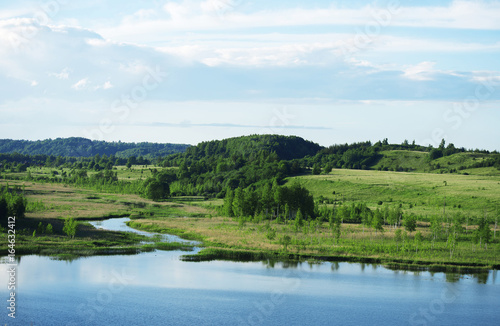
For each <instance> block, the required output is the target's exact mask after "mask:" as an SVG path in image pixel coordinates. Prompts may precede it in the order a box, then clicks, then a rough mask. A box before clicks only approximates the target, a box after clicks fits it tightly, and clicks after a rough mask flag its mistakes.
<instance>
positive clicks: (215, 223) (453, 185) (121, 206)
mask: <svg viewBox="0 0 500 326" xmlns="http://www.w3.org/2000/svg"><path fill="white" fill-rule="evenodd" d="M408 153H409V154H408V155H414V158H412V159H414V160H419V159H421V158H419V157H418V155H419V154H415V153H413V152H408ZM455 158H456V157H455ZM465 159H468V158H465ZM460 162H461V161H460ZM398 164H400V162H399V163H398ZM453 164H455V163H453ZM457 164H458V163H457ZM461 164H463V162H461ZM486 169H490V168H486ZM474 170H480V171H482V170H481V169H474ZM117 171H118V173H119V178H125V179H131V180H132V179H134V178H136V179H137V178H141V177H146V175H147V173H148V172H147V171H146V170H145V169H144V170H143V171H144V172H143V173H141V172H140V171H141V169H140V168H138V167H135V168H134V169H130V170H129V169H122V168H121V167H119V168H118V169H117ZM485 174H486V172H485V171H482V172H479V173H476V174H474V175H473V174H472V173H471V175H461V174H439V173H405V172H384V171H373V170H372V171H364V170H333V171H332V173H330V174H328V175H317V176H312V175H304V176H299V177H293V178H289V179H288V180H287V181H288V182H300V183H301V184H302V185H303V186H305V187H306V188H307V189H309V191H310V192H311V193H312V194H313V195H314V196H315V198H319V197H320V196H323V197H324V198H326V199H329V200H336V201H337V202H343V203H345V204H347V205H350V204H351V203H358V202H364V203H367V205H368V206H369V207H370V208H377V207H380V208H382V207H384V205H390V206H399V205H401V207H402V209H403V211H404V212H405V213H406V214H409V213H414V214H416V215H418V216H422V217H423V218H422V219H421V221H420V222H419V225H418V228H417V231H420V232H421V233H422V234H423V236H424V241H423V243H421V244H420V245H419V248H418V250H417V243H416V242H415V239H414V237H413V235H410V236H409V238H408V240H407V241H405V243H404V244H402V243H396V242H395V240H394V229H392V228H390V227H387V226H386V227H384V232H383V234H380V233H378V234H375V233H374V232H373V231H371V230H368V229H366V230H363V227H362V226H361V225H354V224H344V225H343V226H342V233H341V238H340V240H339V241H338V242H337V241H336V240H335V239H334V238H333V236H332V234H331V231H330V230H329V229H328V225H327V223H323V224H321V225H318V226H317V227H315V228H313V229H310V228H303V229H301V230H298V232H296V231H295V230H293V228H292V227H291V226H289V225H283V224H276V223H275V222H273V223H267V222H259V221H258V220H251V219H247V220H245V221H244V220H241V221H237V220H235V219H231V218H227V217H221V216H217V213H216V208H217V207H220V206H221V205H222V204H223V201H222V200H221V199H212V200H205V199H204V198H203V197H176V198H172V199H171V200H168V201H162V202H152V201H150V200H147V199H144V198H141V197H139V196H138V195H133V194H122V193H109V192H105V191H96V190H93V189H83V188H77V187H72V186H68V185H63V184H57V183H39V182H28V181H20V180H14V181H12V180H11V181H8V183H9V185H10V186H13V185H18V186H20V188H24V192H25V195H26V197H27V198H28V202H29V204H28V208H29V210H28V212H27V217H26V219H25V222H26V225H25V226H23V228H24V231H23V232H21V233H22V234H20V236H19V247H18V248H19V250H20V251H21V252H24V253H39V254H52V255H56V256H58V257H61V258H68V257H69V258H71V257H74V256H75V255H92V254H109V253H111V252H117V253H119V252H122V253H136V252H138V251H145V250H155V249H160V250H172V249H185V250H187V249H189V248H188V247H186V245H185V244H179V245H178V244H172V245H170V244H159V243H154V244H148V245H140V244H139V242H140V241H142V240H140V238H139V237H132V238H131V237H130V236H124V235H120V234H119V233H117V234H115V233H109V232H105V231H102V230H93V229H92V228H91V227H90V226H89V225H86V224H84V223H81V224H80V226H79V229H78V233H77V237H76V238H75V239H69V238H68V237H66V236H64V235H63V234H62V219H64V218H66V217H68V216H69V217H73V218H75V219H77V220H79V221H85V220H91V219H103V218H106V217H110V216H130V217H131V218H133V220H132V221H131V222H129V225H130V226H131V227H134V228H137V229H142V230H147V231H152V232H158V233H170V234H175V235H179V236H181V237H183V238H187V239H192V240H198V241H203V245H204V246H206V249H205V250H202V251H201V253H200V254H199V255H198V258H193V257H190V258H186V259H208V258H210V257H212V258H213V257H218V258H219V259H247V258H249V257H250V258H251V260H254V259H271V258H279V259H281V258H283V259H317V260H332V261H340V260H343V261H360V262H383V263H385V264H396V265H399V266H409V267H408V268H413V267H414V266H426V268H443V266H447V268H448V267H450V266H452V267H453V268H499V262H500V258H499V255H498V254H499V251H500V246H499V241H498V240H499V237H500V233H499V234H497V237H496V239H495V240H494V241H493V243H492V244H490V246H489V247H488V249H487V250H485V249H480V248H479V247H478V246H475V245H473V244H472V242H471V241H470V240H471V239H470V237H471V236H470V234H467V235H463V236H462V238H461V239H460V241H459V242H458V245H457V247H456V249H455V251H454V253H453V255H452V257H450V251H449V248H448V247H447V243H446V241H445V240H439V241H436V242H434V243H432V242H431V241H430V234H429V227H428V223H424V222H422V221H425V220H426V218H425V217H426V216H430V215H442V213H443V204H444V201H445V197H446V212H447V213H448V214H453V213H458V212H460V213H462V214H464V215H466V216H469V217H478V216H482V215H484V213H485V212H486V214H488V216H493V214H497V213H498V209H499V208H500V176H498V175H485ZM129 177H130V178H129ZM6 182H7V181H6V180H0V185H3V184H5V183H6ZM23 185H24V187H23ZM40 221H41V222H42V223H44V224H47V223H52V224H53V226H54V230H55V234H54V235H50V236H49V235H41V236H36V237H32V236H31V234H32V232H33V230H34V229H36V225H37V224H38V223H39V222H40ZM473 228H474V227H469V231H471V230H472V229H473ZM271 230H274V232H275V235H274V237H273V236H272V235H270V234H271V233H273V232H271ZM286 237H289V238H290V241H289V243H288V244H287V245H286V246H285V243H284V242H285V241H284V239H285V238H286ZM0 249H1V250H4V249H6V247H0ZM244 257H246V258H244ZM280 257H281V258H280Z"/></svg>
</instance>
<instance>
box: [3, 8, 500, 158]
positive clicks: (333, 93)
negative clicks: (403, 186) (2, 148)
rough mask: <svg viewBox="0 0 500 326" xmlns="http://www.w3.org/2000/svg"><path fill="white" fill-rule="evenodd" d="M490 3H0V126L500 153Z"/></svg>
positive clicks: (499, 26)
mask: <svg viewBox="0 0 500 326" xmlns="http://www.w3.org/2000/svg"><path fill="white" fill-rule="evenodd" d="M498 17H500V1H498V0H495V1H488V0H484V1H465V0H456V1H430V0H429V1H403V0H380V1H358V0H356V1H352V0H351V1H320V0H317V1H299V0H295V1H263V0H258V1H250V0H205V1H195V0H179V1H167V0H143V1H119V0H87V1H79V0H76V1H67V0H45V1H44V0H42V1H29V0H21V1H16V2H13V1H12V2H9V3H5V2H2V3H1V4H0V89H1V90H2V91H1V92H2V93H1V95H2V96H0V118H1V119H0V138H13V139H45V138H57V137H69V136H81V137H87V138H92V139H103V140H110V141H117V140H121V141H154V142H176V143H190V144H196V143H198V142H200V141H204V140H211V139H222V138H226V137H233V136H239V135H247V134H254V133H279V134H293V135H298V136H301V137H304V138H307V139H309V140H312V141H315V142H317V143H319V144H321V145H324V146H328V145H331V144H334V143H346V142H348V143H350V142H355V141H365V140H372V141H377V140H379V139H383V138H389V141H390V142H394V143H400V142H402V141H403V140H405V139H408V140H410V141H412V140H416V142H417V143H420V144H425V145H427V144H432V145H434V146H436V145H438V144H439V142H440V140H441V138H443V137H444V138H445V139H446V140H447V141H448V142H453V143H455V144H456V145H457V146H464V147H466V148H486V149H490V150H495V149H496V150H500V141H499V139H500V128H498V125H499V123H500V60H499V58H500V20H499V19H498Z"/></svg>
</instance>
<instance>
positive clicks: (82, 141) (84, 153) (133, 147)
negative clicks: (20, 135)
mask: <svg viewBox="0 0 500 326" xmlns="http://www.w3.org/2000/svg"><path fill="white" fill-rule="evenodd" d="M189 146H190V145H185V144H159V143H149V142H143V143H124V142H106V141H97V140H90V139H86V138H81V137H70V138H57V139H46V140H37V141H31V140H12V139H0V153H19V154H25V155H53V156H63V157H91V156H95V155H96V154H99V155H104V154H105V155H107V156H111V155H114V156H115V157H118V158H128V157H131V156H136V157H139V156H143V157H144V158H148V159H152V158H156V157H159V156H167V155H170V154H175V153H181V152H184V151H185V150H186V149H187V148H188V147H189Z"/></svg>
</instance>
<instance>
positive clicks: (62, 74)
mask: <svg viewBox="0 0 500 326" xmlns="http://www.w3.org/2000/svg"><path fill="white" fill-rule="evenodd" d="M70 72H71V71H70V69H69V68H67V67H66V68H64V69H63V70H62V71H61V72H59V73H57V72H51V73H49V76H53V77H56V78H57V79H68V78H69V74H70Z"/></svg>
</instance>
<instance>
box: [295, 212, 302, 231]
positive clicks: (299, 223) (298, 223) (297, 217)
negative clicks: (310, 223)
mask: <svg viewBox="0 0 500 326" xmlns="http://www.w3.org/2000/svg"><path fill="white" fill-rule="evenodd" d="M303 224H304V221H303V218H302V210H301V209H300V208H299V210H298V211H297V215H295V221H294V222H293V226H294V228H295V232H297V231H298V230H299V229H300V228H301V227H302V225H303Z"/></svg>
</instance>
